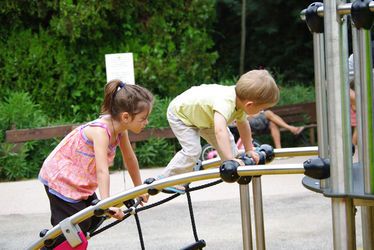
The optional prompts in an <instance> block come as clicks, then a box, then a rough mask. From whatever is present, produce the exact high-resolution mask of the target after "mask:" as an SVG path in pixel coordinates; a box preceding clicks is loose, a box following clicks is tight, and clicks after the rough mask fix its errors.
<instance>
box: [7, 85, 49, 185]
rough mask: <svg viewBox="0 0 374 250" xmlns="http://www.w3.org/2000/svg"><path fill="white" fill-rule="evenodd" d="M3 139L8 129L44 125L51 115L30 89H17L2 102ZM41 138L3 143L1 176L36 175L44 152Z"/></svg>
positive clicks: (11, 178) (26, 176) (12, 177)
mask: <svg viewBox="0 0 374 250" xmlns="http://www.w3.org/2000/svg"><path fill="white" fill-rule="evenodd" d="M0 114H1V116H0V131H1V135H2V139H1V141H3V140H4V133H5V131H6V130H8V129H11V128H14V127H15V126H16V127H17V128H18V129H22V128H34V127H40V126H44V125H45V124H46V123H47V118H46V116H45V115H44V114H43V112H42V111H41V110H40V107H39V106H38V105H37V104H34V102H33V101H32V100H31V97H30V95H29V94H28V93H25V92H14V93H10V95H9V96H8V97H7V98H5V99H4V101H3V102H1V103H0ZM40 145H41V142H26V143H22V144H15V145H14V144H9V143H4V142H3V143H0V179H4V178H6V179H8V180H17V179H23V178H30V177H35V176H36V174H37V172H38V171H39V168H40V164H41V162H42V158H43V156H41V154H40V153H41V152H42V151H43V150H41V148H43V147H40Z"/></svg>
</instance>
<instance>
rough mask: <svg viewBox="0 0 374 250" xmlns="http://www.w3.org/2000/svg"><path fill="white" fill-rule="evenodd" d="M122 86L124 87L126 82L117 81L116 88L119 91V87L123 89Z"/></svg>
mask: <svg viewBox="0 0 374 250" xmlns="http://www.w3.org/2000/svg"><path fill="white" fill-rule="evenodd" d="M124 87H126V83H123V82H122V81H120V82H119V85H118V88H117V91H120V90H121V89H123V88H124Z"/></svg>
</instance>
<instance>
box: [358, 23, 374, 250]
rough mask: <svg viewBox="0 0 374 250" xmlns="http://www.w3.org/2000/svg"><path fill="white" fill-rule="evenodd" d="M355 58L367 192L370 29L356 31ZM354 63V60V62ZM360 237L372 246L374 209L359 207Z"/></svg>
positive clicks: (370, 177) (373, 167)
mask: <svg viewBox="0 0 374 250" xmlns="http://www.w3.org/2000/svg"><path fill="white" fill-rule="evenodd" d="M357 34H358V36H357V38H358V48H359V53H358V54H359V57H358V60H357V62H359V63H358V65H356V63H355V69H356V68H359V79H360V80H361V81H360V82H359V83H357V85H359V88H360V93H359V96H360V99H361V102H362V105H361V112H360V118H361V127H360V128H361V131H359V132H361V133H362V134H361V136H360V137H361V143H362V148H360V149H359V151H361V153H360V157H362V159H361V163H362V166H363V170H364V191H365V193H367V194H373V193H374V138H373V136H374V120H373V111H374V110H373V109H374V106H373V104H374V103H373V100H374V99H373V97H374V95H373V91H374V90H373V77H372V75H373V74H372V68H373V67H372V59H371V37H370V30H366V29H363V28H361V29H359V30H357ZM355 62H356V61H355ZM361 211H362V214H361V221H362V236H363V245H364V248H365V249H374V236H373V234H374V228H373V227H374V217H373V215H374V208H373V207H362V209H361Z"/></svg>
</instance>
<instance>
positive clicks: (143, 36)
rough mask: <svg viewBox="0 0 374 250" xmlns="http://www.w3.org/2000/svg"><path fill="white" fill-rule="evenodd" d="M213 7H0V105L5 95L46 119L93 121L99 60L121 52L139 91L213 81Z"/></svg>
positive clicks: (168, 90) (163, 92)
mask: <svg viewBox="0 0 374 250" xmlns="http://www.w3.org/2000/svg"><path fill="white" fill-rule="evenodd" d="M214 6H215V2H214V1H212V0H211V1H196V0H194V1H187V2H184V1H179V2H178V1H177V2H176V1H161V2H159V1H155V2H154V3H152V4H146V3H144V2H142V1H137V0H129V1H89V2H86V1H52V2H48V1H47V2H43V1H42V2H40V1H37V0H30V1H26V2H24V1H12V2H8V1H6V2H5V3H0V21H2V22H0V31H2V32H1V33H0V85H1V86H2V92H1V93H0V100H1V99H3V98H4V97H5V96H6V94H5V93H6V90H11V91H14V90H23V91H27V92H28V93H29V94H30V95H31V96H32V97H33V99H34V100H37V101H38V104H39V105H40V107H41V108H42V110H43V111H44V112H45V113H46V114H47V115H48V116H49V117H51V118H54V117H56V116H57V117H60V116H64V117H67V118H69V119H70V120H73V119H75V120H77V121H79V122H84V121H87V120H91V119H93V118H94V117H96V116H97V114H98V113H99V108H100V105H101V102H102V98H103V88H104V85H105V82H106V77H105V63H104V58H105V54H109V53H121V52H132V53H133V54H134V66H135V76H136V82H137V84H140V85H142V86H145V87H147V88H148V89H149V90H151V91H152V92H153V93H154V94H157V95H159V96H161V97H165V96H175V95H177V94H179V93H180V92H181V91H183V90H185V89H187V88H188V87H190V86H192V85H196V84H199V83H203V82H206V81H209V80H210V79H211V78H212V75H213V64H214V63H215V60H216V59H217V57H218V55H217V53H216V52H215V51H214V50H212V47H213V45H214V44H213V40H212V38H211V36H210V34H211V32H212V29H211V28H212V26H213V22H214V16H215V15H214ZM160 34H162V35H160ZM25 41H27V42H25Z"/></svg>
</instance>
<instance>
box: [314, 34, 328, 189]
mask: <svg viewBox="0 0 374 250" xmlns="http://www.w3.org/2000/svg"><path fill="white" fill-rule="evenodd" d="M313 52H314V53H313V54H314V81H315V89H316V113H317V138H318V151H319V152H318V155H319V157H321V158H324V159H327V158H328V157H329V150H328V149H329V136H328V135H329V134H328V129H327V128H328V118H327V113H328V112H327V111H328V108H327V86H326V71H325V67H326V64H325V43H324V35H323V33H315V32H314V33H313ZM328 180H329V179H326V180H321V181H320V187H321V188H326V187H328V186H329V184H328V183H329V181H328Z"/></svg>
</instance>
